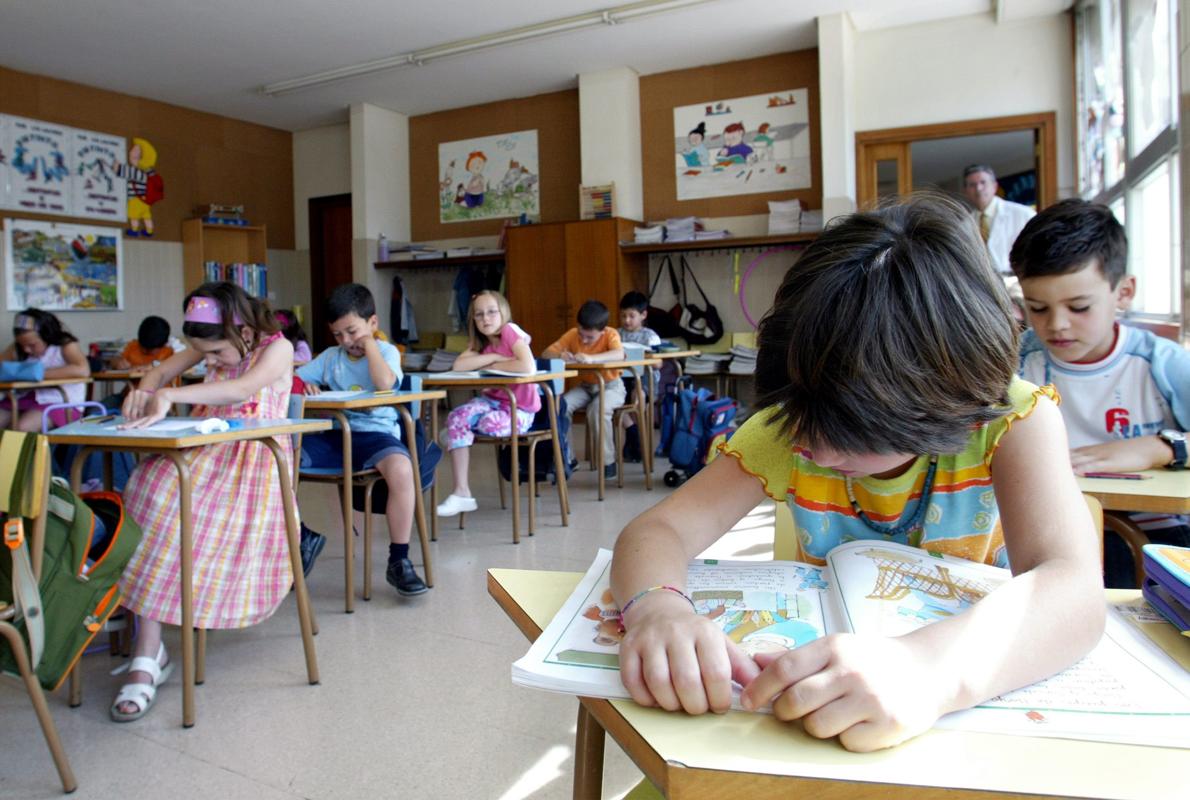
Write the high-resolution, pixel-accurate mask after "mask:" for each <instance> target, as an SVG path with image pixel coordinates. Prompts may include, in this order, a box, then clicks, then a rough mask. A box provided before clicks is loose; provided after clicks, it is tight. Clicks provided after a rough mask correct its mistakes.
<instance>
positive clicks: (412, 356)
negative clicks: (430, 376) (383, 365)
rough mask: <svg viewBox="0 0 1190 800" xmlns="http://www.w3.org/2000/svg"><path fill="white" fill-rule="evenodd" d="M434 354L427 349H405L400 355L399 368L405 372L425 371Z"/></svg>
mask: <svg viewBox="0 0 1190 800" xmlns="http://www.w3.org/2000/svg"><path fill="white" fill-rule="evenodd" d="M433 357H434V354H433V353H432V352H430V351H429V350H407V351H406V352H405V353H403V354H402V355H401V369H403V370H405V371H406V372H425V371H426V368H427V367H429V366H430V360H431V359H432V358H433Z"/></svg>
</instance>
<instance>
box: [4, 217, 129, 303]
mask: <svg viewBox="0 0 1190 800" xmlns="http://www.w3.org/2000/svg"><path fill="white" fill-rule="evenodd" d="M4 233H5V236H4V239H5V241H4V277H5V286H7V288H8V310H9V311H19V310H20V309H23V308H29V307H37V308H41V309H45V310H46V311H87V310H91V311H98V310H104V311H108V310H118V309H120V308H122V307H123V305H124V274H123V248H122V244H123V237H122V236H121V235H120V229H119V228H101V227H93V226H87V225H70V224H64V223H56V222H32V221H29V220H19V219H8V220H5V224H4Z"/></svg>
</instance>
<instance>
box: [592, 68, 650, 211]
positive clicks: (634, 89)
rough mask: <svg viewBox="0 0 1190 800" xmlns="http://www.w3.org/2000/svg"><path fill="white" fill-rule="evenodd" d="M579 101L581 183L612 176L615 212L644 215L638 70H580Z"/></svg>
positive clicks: (608, 179) (604, 180)
mask: <svg viewBox="0 0 1190 800" xmlns="http://www.w3.org/2000/svg"><path fill="white" fill-rule="evenodd" d="M578 103H579V146H580V148H581V154H582V181H583V185H584V186H596V185H602V184H607V183H612V182H614V183H615V185H616V188H615V201H614V202H615V213H616V216H618V217H627V218H628V219H635V220H644V213H645V201H644V181H643V178H642V168H641V148H640V76H639V75H637V73H636V71H635V70H633V69H632V68H630V67H617V68H616V69H609V70H604V71H602V72H591V73H587V74H584V75H579V76H578Z"/></svg>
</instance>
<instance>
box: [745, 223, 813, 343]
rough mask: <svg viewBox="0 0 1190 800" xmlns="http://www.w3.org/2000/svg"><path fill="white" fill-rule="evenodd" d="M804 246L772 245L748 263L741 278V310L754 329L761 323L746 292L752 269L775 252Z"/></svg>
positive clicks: (798, 248)
mask: <svg viewBox="0 0 1190 800" xmlns="http://www.w3.org/2000/svg"><path fill="white" fill-rule="evenodd" d="M803 247H805V245H798V244H783V245H780V246H778V247H770V248H769V249H768V250H765V251H764V252H763V253H761V254H760V255H758V256H757V257H756V258H754V259H752V261H751V262H750V263H749V264H748V267H747V269H745V270H744V275H743V277H741V278H740V293H739V297H740V310H741V311H743V312H744V319H746V320H748V324H749V325H751V326H752V327H753V329H755V328H757V327H759V325H758V324H757V322H756V320H754V319H753V318H752V312H751V311H749V310H748V300H747V298H746V297H745V294H744V293H745V291H746V290H747V288H748V278H749V277H751V275H752V270H754V269H756V267H757V266H758V265H759V264H760V262H761V261H764V260H765V259H766V258H768V257H769V256H770V255H772V254H773V253H780V252H782V251H784V250H800V249H802V248H803Z"/></svg>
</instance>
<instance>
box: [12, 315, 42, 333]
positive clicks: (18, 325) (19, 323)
mask: <svg viewBox="0 0 1190 800" xmlns="http://www.w3.org/2000/svg"><path fill="white" fill-rule="evenodd" d="M12 327H13V328H15V329H17V330H21V331H35V330H37V320H35V319H33V317H31V316H29V315H28V314H17V315H16V318H15V319H13V321H12Z"/></svg>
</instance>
